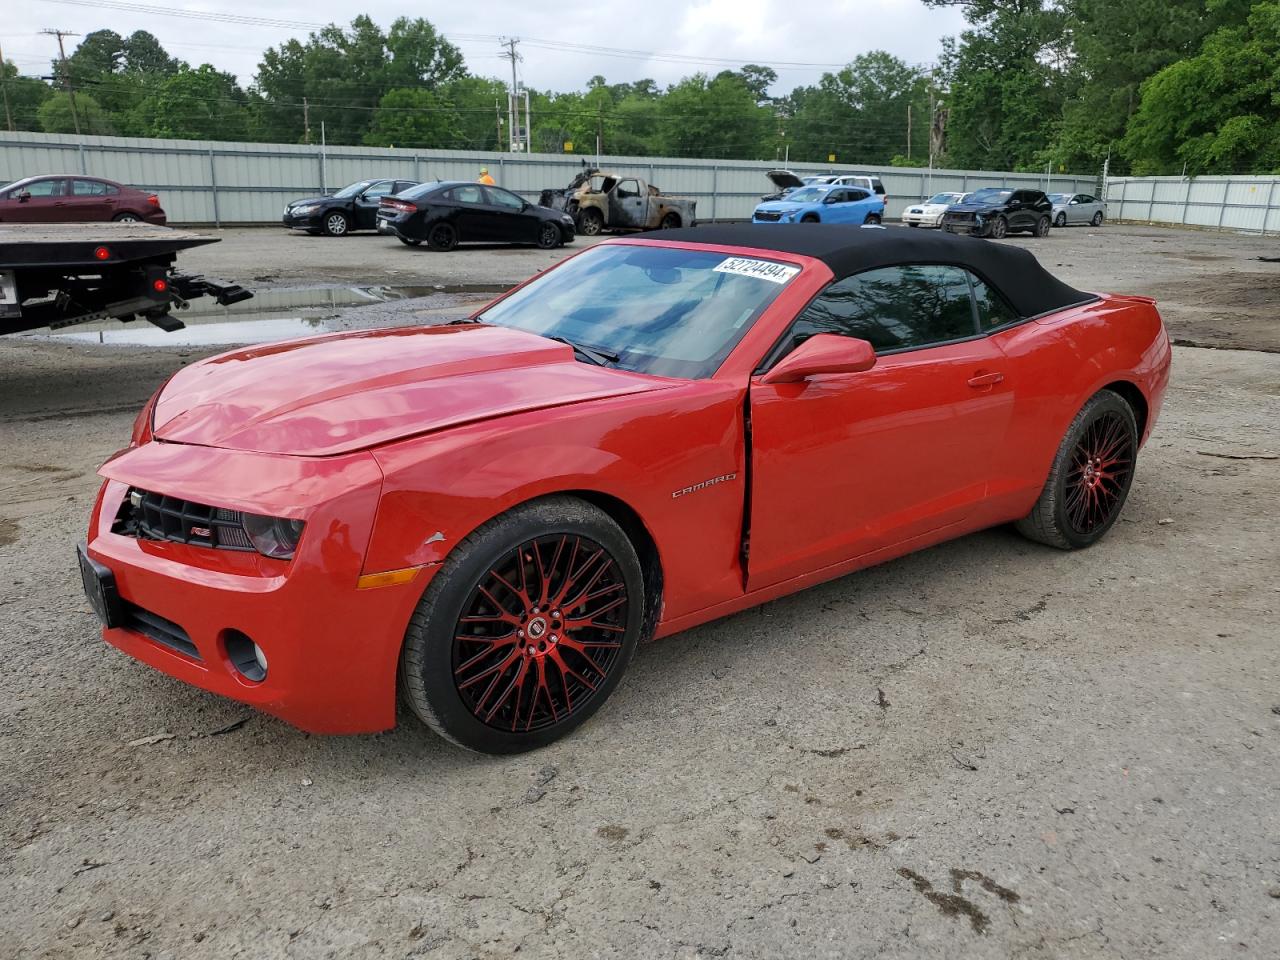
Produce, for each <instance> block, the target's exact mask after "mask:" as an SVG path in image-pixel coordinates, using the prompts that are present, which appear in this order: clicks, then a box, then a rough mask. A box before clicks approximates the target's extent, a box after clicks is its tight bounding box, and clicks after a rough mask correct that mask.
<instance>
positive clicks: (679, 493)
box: [671, 473, 738, 500]
mask: <svg viewBox="0 0 1280 960" xmlns="http://www.w3.org/2000/svg"><path fill="white" fill-rule="evenodd" d="M737 479H738V475H737V474H736V473H726V474H724V475H723V476H719V477H712V478H711V479H710V480H703V481H702V482H701V483H695V484H694V485H693V486H691V487H685V488H684V489H683V490H673V491H672V493H671V499H672V500H674V499H675V498H676V497H683V496H684V495H685V494H686V493H697V492H698V491H699V490H705V489H707V487H714V486H715V485H716V484H717V483H728V482H729V481H730V480H737Z"/></svg>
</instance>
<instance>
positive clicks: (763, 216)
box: [756, 210, 782, 222]
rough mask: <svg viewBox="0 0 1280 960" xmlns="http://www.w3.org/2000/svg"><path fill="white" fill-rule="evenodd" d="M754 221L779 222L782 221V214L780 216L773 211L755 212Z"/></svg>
mask: <svg viewBox="0 0 1280 960" xmlns="http://www.w3.org/2000/svg"><path fill="white" fill-rule="evenodd" d="M756 219H757V220H769V221H771V222H772V221H777V220H781V219H782V214H780V213H778V212H776V211H774V210H757V211H756Z"/></svg>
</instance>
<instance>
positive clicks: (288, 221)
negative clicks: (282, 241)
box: [280, 213, 323, 230]
mask: <svg viewBox="0 0 1280 960" xmlns="http://www.w3.org/2000/svg"><path fill="white" fill-rule="evenodd" d="M280 222H281V223H282V224H284V226H286V227H288V228H289V229H290V230H319V229H321V228H322V226H323V224H321V222H320V214H319V213H312V214H307V215H305V216H299V215H297V214H293V213H286V214H285V215H284V216H282V217H281V218H280Z"/></svg>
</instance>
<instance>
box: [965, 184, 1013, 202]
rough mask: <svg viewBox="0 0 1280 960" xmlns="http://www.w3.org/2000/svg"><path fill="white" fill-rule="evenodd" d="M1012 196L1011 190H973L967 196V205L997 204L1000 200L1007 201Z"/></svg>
mask: <svg viewBox="0 0 1280 960" xmlns="http://www.w3.org/2000/svg"><path fill="white" fill-rule="evenodd" d="M1011 196H1013V191H1012V190H1001V189H999V188H998V187H986V188H985V189H983V190H975V191H974V192H973V193H971V194H969V197H968V202H969V203H999V202H1000V201H1001V200H1008V199H1009V198H1010V197H1011Z"/></svg>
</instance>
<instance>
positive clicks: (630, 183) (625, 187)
mask: <svg viewBox="0 0 1280 960" xmlns="http://www.w3.org/2000/svg"><path fill="white" fill-rule="evenodd" d="M617 194H618V197H619V198H621V199H625V198H627V197H638V196H640V181H638V180H623V181H622V182H621V183H619V184H618V190H617Z"/></svg>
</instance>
